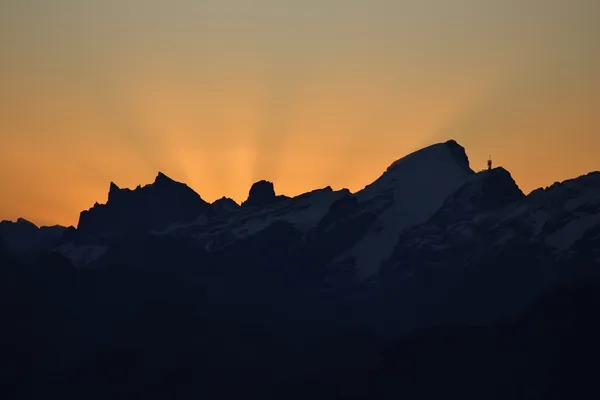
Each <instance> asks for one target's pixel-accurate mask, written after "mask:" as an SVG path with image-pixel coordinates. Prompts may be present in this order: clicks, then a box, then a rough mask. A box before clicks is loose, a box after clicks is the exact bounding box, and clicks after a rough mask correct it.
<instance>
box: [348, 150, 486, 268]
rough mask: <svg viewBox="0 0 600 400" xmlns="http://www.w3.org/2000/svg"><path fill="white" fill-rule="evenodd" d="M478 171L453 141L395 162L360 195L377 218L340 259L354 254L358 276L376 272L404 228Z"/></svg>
mask: <svg viewBox="0 0 600 400" xmlns="http://www.w3.org/2000/svg"><path fill="white" fill-rule="evenodd" d="M473 174H474V172H473V171H472V170H471V168H470V167H469V160H468V158H467V156H466V153H465V150H464V148H463V147H461V146H460V145H459V144H458V143H456V142H455V141H453V140H451V141H448V142H445V143H438V144H435V145H432V146H429V147H426V148H424V149H421V150H419V151H417V152H414V153H412V154H409V155H407V156H406V157H404V158H401V159H400V160H398V161H396V162H394V163H393V164H392V165H391V166H390V167H389V168H388V169H387V171H386V172H385V173H384V174H383V175H382V176H381V177H380V178H379V179H377V180H376V181H375V182H373V183H372V184H370V185H368V186H367V187H365V188H364V189H363V190H361V191H359V192H358V193H356V197H357V198H358V200H359V201H360V202H361V203H362V204H364V205H365V210H366V211H369V212H373V213H375V214H377V220H376V221H375V222H374V223H373V225H372V226H371V227H370V228H369V230H368V232H366V234H365V236H364V237H363V239H362V240H361V241H360V242H359V243H358V244H357V245H356V246H354V248H352V250H350V251H348V252H346V253H344V254H342V255H340V257H339V258H338V261H343V260H344V259H348V258H353V259H354V263H355V266H356V270H357V273H358V279H359V280H364V279H366V278H369V277H371V276H373V275H375V274H376V273H377V271H378V270H379V267H380V266H381V263H382V262H384V261H385V260H386V259H387V258H388V257H389V256H390V255H391V253H392V250H393V248H394V245H395V244H396V241H397V239H398V235H399V234H400V232H402V230H404V229H406V228H408V227H410V226H413V225H417V224H420V223H423V222H425V221H426V220H427V219H429V218H430V217H431V216H432V215H433V213H435V212H436V211H437V210H438V209H439V208H440V207H441V206H442V204H443V203H444V200H446V198H447V197H448V196H449V195H450V194H452V193H453V192H454V191H455V190H457V189H458V188H460V187H461V186H462V185H463V184H464V183H465V182H466V181H467V179H468V178H469V177H471V176H472V175H473Z"/></svg>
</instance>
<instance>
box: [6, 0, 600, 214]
mask: <svg viewBox="0 0 600 400" xmlns="http://www.w3.org/2000/svg"><path fill="white" fill-rule="evenodd" d="M0 54H1V55H2V56H1V61H0V187H1V188H2V196H0V219H16V218H17V217H19V216H22V217H25V218H28V219H30V220H32V221H34V222H36V223H38V224H54V223H60V224H75V223H76V222H77V218H78V215H79V211H80V210H82V209H84V208H89V207H90V206H92V205H93V204H94V202H95V201H99V202H105V201H106V196H107V193H108V185H109V182H110V181H111V180H112V181H115V182H116V183H117V184H118V185H119V186H121V187H135V186H136V185H137V184H145V183H150V182H151V181H152V180H153V179H154V177H155V175H156V173H157V172H158V171H159V170H160V171H163V172H165V173H166V174H167V175H169V176H171V177H172V178H174V179H176V180H180V181H184V182H186V183H187V184H188V185H190V186H191V187H192V188H194V189H195V190H196V191H197V192H198V193H200V195H201V196H202V197H203V198H205V199H206V200H209V201H212V200H214V199H216V198H218V197H221V196H223V195H225V196H229V197H232V198H234V199H236V200H238V201H241V200H243V199H245V197H246V195H247V193H248V190H249V188H250V185H251V184H252V182H254V181H257V180H260V179H268V180H272V181H274V182H275V189H276V190H277V192H279V193H284V194H288V195H295V194H298V193H301V192H304V191H307V190H310V189H313V188H317V187H324V186H327V185H331V186H333V187H334V188H336V189H337V188H342V187H348V188H350V189H351V190H358V189H361V188H362V187H363V186H365V185H366V184H368V183H370V182H371V181H373V180H375V179H376V178H377V177H378V176H379V175H380V174H381V173H382V172H383V171H384V170H385V168H386V167H387V166H388V165H389V164H390V163H392V162H393V161H394V160H395V159H397V158H400V157H402V156H403V155H405V154H407V153H409V152H411V151H413V150H416V149H418V148H420V147H424V146H427V145H429V144H432V143H435V142H441V141H445V140H447V139H450V138H453V139H455V140H457V141H458V142H459V143H460V144H461V145H463V146H465V148H466V150H467V153H468V155H469V158H470V160H471V165H472V168H473V169H475V170H478V169H482V168H485V161H486V160H487V157H488V155H489V154H491V155H492V158H493V159H494V161H495V163H496V164H501V165H502V166H504V167H505V168H506V169H508V170H510V171H511V172H512V174H513V177H514V178H515V179H516V180H517V182H518V184H519V185H520V187H521V188H522V189H523V190H524V191H525V192H529V191H530V190H532V189H534V188H536V187H539V186H547V185H550V184H552V183H553V182H554V181H558V180H564V179H567V178H570V177H575V176H578V175H581V174H583V173H586V172H589V171H592V170H598V169H600V1H598V0H570V1H567V0H560V1H559V0H504V1H498V0H493V1H492V0H489V1H487V0H453V1H448V0H419V1H416V0H415V1H403V0H363V1H359V0H335V1H334V0H302V1H300V0H285V1H284V0H253V1H250V0H202V1H197V0H187V1H186V0H169V1H167V0H165V1H158V0H118V1H117V0H97V1H93V0H3V1H2V2H0Z"/></svg>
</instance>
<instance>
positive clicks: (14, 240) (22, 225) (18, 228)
mask: <svg viewBox="0 0 600 400" xmlns="http://www.w3.org/2000/svg"><path fill="white" fill-rule="evenodd" d="M67 229H68V228H66V227H64V226H60V225H55V226H42V227H37V226H36V225H35V224H33V223H32V222H30V221H27V220H26V219H24V218H19V219H18V220H17V221H16V222H12V221H2V222H0V237H2V238H3V240H4V242H5V243H6V245H7V246H9V247H12V248H14V249H17V250H23V251H27V250H31V249H35V248H44V249H50V248H53V247H54V246H56V245H57V244H59V242H60V240H61V237H62V235H63V234H64V233H65V232H66V231H67Z"/></svg>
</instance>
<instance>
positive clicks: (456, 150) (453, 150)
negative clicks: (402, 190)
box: [386, 139, 473, 172]
mask: <svg viewBox="0 0 600 400" xmlns="http://www.w3.org/2000/svg"><path fill="white" fill-rule="evenodd" d="M438 151H448V152H449V153H450V154H451V155H452V159H453V160H454V161H455V162H456V163H457V164H458V165H460V166H461V167H463V168H464V169H465V170H467V171H469V172H473V171H472V170H471V167H470V162H469V157H468V156H467V152H466V150H465V148H464V147H463V146H461V145H460V144H458V142H457V141H456V140H454V139H450V140H447V141H446V142H443V143H436V144H432V145H430V146H427V147H423V148H422V149H419V150H416V151H413V152H412V153H409V154H407V155H406V156H404V157H402V158H399V159H398V160H396V161H394V162H393V163H392V164H391V165H390V166H389V167H388V168H387V170H386V172H390V171H392V170H394V169H395V168H396V167H397V166H399V165H402V164H404V163H406V162H409V161H414V160H416V159H418V158H419V157H425V156H426V155H429V154H432V153H434V152H438Z"/></svg>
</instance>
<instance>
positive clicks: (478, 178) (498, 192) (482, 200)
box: [431, 168, 525, 224]
mask: <svg viewBox="0 0 600 400" xmlns="http://www.w3.org/2000/svg"><path fill="white" fill-rule="evenodd" d="M523 198H525V194H524V193H523V192H522V191H521V189H519V187H518V186H517V184H516V183H515V181H514V180H513V178H512V176H511V175H510V172H508V171H507V170H505V169H504V168H495V169H492V170H489V171H487V170H486V171H482V172H479V173H477V174H476V175H474V176H472V177H471V179H469V180H468V181H467V182H466V183H465V185H464V186H462V187H461V188H460V189H459V190H457V191H456V192H455V193H453V194H452V195H451V196H449V197H448V198H447V199H446V201H445V202H444V205H443V206H442V207H441V208H440V209H439V210H438V211H437V212H436V214H435V215H434V216H433V217H432V219H431V221H432V222H437V223H440V224H448V223H452V222H458V221H466V220H468V219H469V218H471V217H473V216H475V215H476V214H478V213H481V212H487V211H492V210H496V209H499V208H501V207H503V206H506V205H507V204H510V203H512V202H515V201H519V200H522V199H523Z"/></svg>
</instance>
